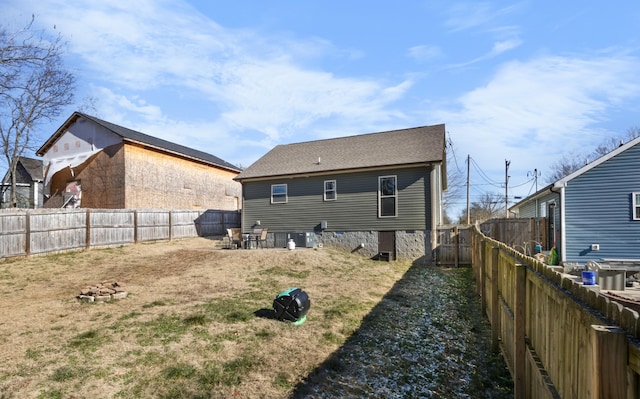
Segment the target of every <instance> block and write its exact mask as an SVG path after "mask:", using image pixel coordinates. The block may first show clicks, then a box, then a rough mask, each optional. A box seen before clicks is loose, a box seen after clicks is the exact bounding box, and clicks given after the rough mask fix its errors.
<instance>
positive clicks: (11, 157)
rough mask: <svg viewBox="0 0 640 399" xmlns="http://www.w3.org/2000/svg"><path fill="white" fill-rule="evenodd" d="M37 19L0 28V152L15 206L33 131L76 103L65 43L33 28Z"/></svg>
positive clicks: (12, 203)
mask: <svg viewBox="0 0 640 399" xmlns="http://www.w3.org/2000/svg"><path fill="white" fill-rule="evenodd" d="M33 23H34V17H33V16H32V18H31V21H29V23H27V24H26V26H25V27H24V28H22V29H20V30H18V31H9V30H7V29H6V28H5V27H1V26H0V150H1V151H2V154H3V155H4V157H5V158H6V161H7V164H8V166H9V170H8V173H9V176H10V177H11V199H10V204H9V206H11V207H15V206H16V166H17V162H18V157H20V156H21V155H22V154H23V153H24V151H25V150H28V149H34V148H33V143H32V142H33V139H34V135H35V133H34V129H35V128H36V127H37V126H38V125H39V124H40V123H43V122H45V121H52V120H53V119H54V118H56V117H57V116H59V115H60V112H62V110H63V108H64V107H65V106H67V105H69V104H71V103H72V102H73V98H74V91H75V78H74V76H73V75H72V74H71V73H70V72H68V71H66V70H65V68H64V65H63V61H62V54H63V43H62V39H61V37H60V36H59V35H58V36H57V37H55V38H53V39H49V38H47V36H46V35H45V32H44V31H39V30H35V29H34V26H33V25H34V24H33Z"/></svg>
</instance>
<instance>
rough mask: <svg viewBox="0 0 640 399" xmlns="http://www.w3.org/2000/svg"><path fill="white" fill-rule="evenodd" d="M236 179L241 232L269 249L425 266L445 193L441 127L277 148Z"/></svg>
mask: <svg viewBox="0 0 640 399" xmlns="http://www.w3.org/2000/svg"><path fill="white" fill-rule="evenodd" d="M235 180H237V181H239V182H241V183H242V196H243V198H242V201H243V206H242V209H243V211H242V228H243V232H244V233H250V232H251V231H253V229H254V228H256V227H262V228H267V229H268V231H269V235H268V244H270V245H274V246H277V247H281V246H286V245H287V242H288V240H291V239H294V242H296V244H297V245H298V246H300V245H304V246H313V245H316V243H317V244H322V245H325V246H331V247H336V248H340V249H342V250H348V251H354V252H359V253H361V254H363V255H365V256H370V257H376V256H378V257H385V258H386V257H389V258H390V259H395V258H402V259H421V260H422V261H424V262H430V261H431V251H432V249H433V248H434V247H435V228H436V226H437V225H438V224H440V223H441V222H442V215H443V211H442V192H443V190H446V184H447V183H446V157H445V127H444V125H434V126H424V127H416V128H410V129H402V130H394V131H388V132H381V133H371V134H363V135H357V136H349V137H341V138H334V139H327V140H318V141H309V142H303V143H296V144H288V145H278V146H276V147H275V148H273V149H272V150H271V151H269V152H268V153H267V154H266V155H264V156H263V157H262V158H260V159H259V160H257V161H256V162H255V163H254V164H252V165H251V166H249V167H248V168H247V169H245V170H244V171H242V172H241V173H240V174H239V175H238V176H237V177H236V178H235Z"/></svg>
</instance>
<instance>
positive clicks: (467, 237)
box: [435, 226, 471, 267]
mask: <svg viewBox="0 0 640 399" xmlns="http://www.w3.org/2000/svg"><path fill="white" fill-rule="evenodd" d="M436 234H437V238H436V240H437V241H436V248H435V258H436V265H438V266H454V267H458V266H469V265H471V226H440V227H438V228H437V232H436Z"/></svg>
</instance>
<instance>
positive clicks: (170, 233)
mask: <svg viewBox="0 0 640 399" xmlns="http://www.w3.org/2000/svg"><path fill="white" fill-rule="evenodd" d="M172 217H173V211H169V241H171V239H172V237H173V232H172V231H171V230H173V219H172Z"/></svg>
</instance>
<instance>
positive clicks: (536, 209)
mask: <svg viewBox="0 0 640 399" xmlns="http://www.w3.org/2000/svg"><path fill="white" fill-rule="evenodd" d="M551 201H555V202H556V204H560V194H558V193H553V192H550V191H547V193H546V194H544V195H542V196H540V197H539V198H537V199H531V200H529V201H527V202H525V203H523V204H522V205H521V206H520V214H519V215H518V217H519V218H537V217H542V215H543V213H541V211H540V207H541V205H542V204H545V208H546V204H548V203H549V202H551Z"/></svg>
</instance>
